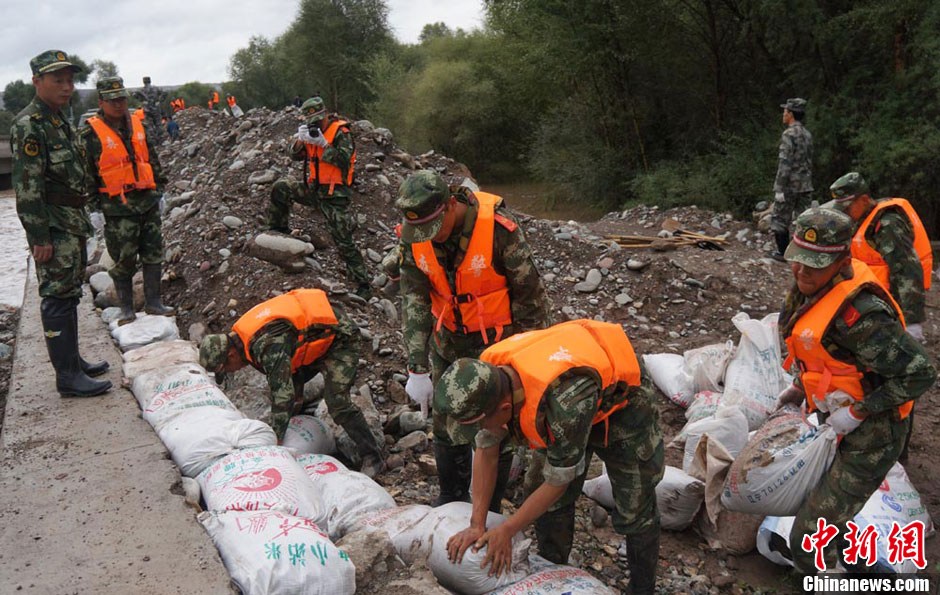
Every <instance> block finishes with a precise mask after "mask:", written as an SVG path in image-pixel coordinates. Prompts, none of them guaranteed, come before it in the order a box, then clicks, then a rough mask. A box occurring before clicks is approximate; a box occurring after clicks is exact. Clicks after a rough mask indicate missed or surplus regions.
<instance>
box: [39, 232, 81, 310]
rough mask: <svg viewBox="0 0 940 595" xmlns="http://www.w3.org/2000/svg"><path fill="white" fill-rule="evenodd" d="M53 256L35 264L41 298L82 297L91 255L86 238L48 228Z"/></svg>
mask: <svg viewBox="0 0 940 595" xmlns="http://www.w3.org/2000/svg"><path fill="white" fill-rule="evenodd" d="M49 237H50V239H51V240H52V259H50V260H48V261H46V262H44V263H42V264H39V263H36V277H37V279H38V280H39V297H44V298H46V297H53V298H60V299H71V298H80V297H82V283H84V282H85V267H86V266H87V265H88V254H87V252H86V251H85V238H84V237H82V236H77V235H73V234H70V233H67V232H64V231H62V230H59V229H55V228H52V229H50V230H49Z"/></svg>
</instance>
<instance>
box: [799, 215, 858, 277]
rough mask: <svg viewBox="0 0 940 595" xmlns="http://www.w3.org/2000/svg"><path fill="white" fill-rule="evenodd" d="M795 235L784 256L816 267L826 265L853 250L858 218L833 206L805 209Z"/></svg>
mask: <svg viewBox="0 0 940 595" xmlns="http://www.w3.org/2000/svg"><path fill="white" fill-rule="evenodd" d="M794 227H795V231H794V232H793V239H792V240H791V241H790V245H789V246H788V247H787V251H786V253H784V255H783V257H784V258H785V259H786V260H787V261H788V262H798V263H800V264H805V265H806V266H808V267H811V268H814V269H823V268H826V267H827V266H829V265H830V264H832V263H834V262H835V261H837V260H839V259H840V258H841V257H842V256H844V255H845V254H846V253H847V252H848V250H849V244H850V243H851V241H852V232H853V231H854V228H855V222H854V221H852V218H851V217H849V216H848V215H846V214H845V213H842V212H841V211H836V210H833V209H823V208H818V207H817V208H814V209H807V210H805V211H803V212H802V213H801V214H800V216H799V217H797V218H796V221H795V222H794Z"/></svg>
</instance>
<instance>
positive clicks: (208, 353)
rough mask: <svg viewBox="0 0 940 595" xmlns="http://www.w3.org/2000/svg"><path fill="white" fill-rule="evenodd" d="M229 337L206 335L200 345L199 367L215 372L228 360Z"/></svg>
mask: <svg viewBox="0 0 940 595" xmlns="http://www.w3.org/2000/svg"><path fill="white" fill-rule="evenodd" d="M228 346H229V340H228V335H206V336H205V337H203V339H202V343H200V344H199V365H200V366H202V367H203V368H205V369H206V371H207V372H215V371H216V370H218V369H219V367H220V366H221V365H222V364H224V363H225V360H226V359H227V358H228Z"/></svg>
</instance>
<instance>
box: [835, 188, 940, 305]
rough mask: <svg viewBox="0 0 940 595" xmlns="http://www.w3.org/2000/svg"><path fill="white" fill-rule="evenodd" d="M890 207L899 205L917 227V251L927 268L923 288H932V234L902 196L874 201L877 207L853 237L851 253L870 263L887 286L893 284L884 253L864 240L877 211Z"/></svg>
mask: <svg viewBox="0 0 940 595" xmlns="http://www.w3.org/2000/svg"><path fill="white" fill-rule="evenodd" d="M891 207H899V208H900V209H901V210H902V211H904V214H905V215H906V216H907V219H908V221H910V223H911V228H912V229H913V230H914V252H916V253H917V258H918V259H920V265H921V267H922V268H923V269H924V289H930V281H931V279H930V278H931V276H932V275H933V250H931V248H930V238H929V237H927V231H926V230H925V229H924V224H923V223H922V222H921V220H920V217H918V216H917V211H915V210H914V207H913V206H911V203H909V202H908V201H907V200H905V199H903V198H889V199H886V200H881V201H878V202H877V203H875V208H873V209H872V210H871V212H870V213H869V214H868V216H867V217H865V219H864V220H862V222H861V223H859V225H858V230H857V231H856V232H855V237H853V238H852V257H853V258H857V259H859V260H861V261H862V262H864V263H865V264H867V265H868V268H870V269H871V270H872V272H873V273H875V276H876V277H878V280H879V281H881V282H882V283H883V284H884V286H885V287H887V288H888V289H890V288H891V283H890V281H889V276H890V272H889V269H888V264H887V263H886V262H885V260H884V258H882V257H881V254H879V253H878V251H877V250H875V249H874V248H873V247H872V246H871V244H869V243H868V241H866V240H865V234H866V232H867V231H868V228H869V227H870V226H871V224H872V222H873V221H874V220H875V218H877V217H878V214H879V213H880V212H882V211H884V210H885V209H887V208H891ZM876 233H877V232H876Z"/></svg>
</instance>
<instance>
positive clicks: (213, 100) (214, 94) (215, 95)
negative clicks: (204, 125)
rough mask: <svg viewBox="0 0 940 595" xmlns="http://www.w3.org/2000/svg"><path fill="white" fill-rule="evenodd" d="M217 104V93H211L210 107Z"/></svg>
mask: <svg viewBox="0 0 940 595" xmlns="http://www.w3.org/2000/svg"><path fill="white" fill-rule="evenodd" d="M218 102H219V93H218V91H213V92H212V105H215V104H217V103H218Z"/></svg>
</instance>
